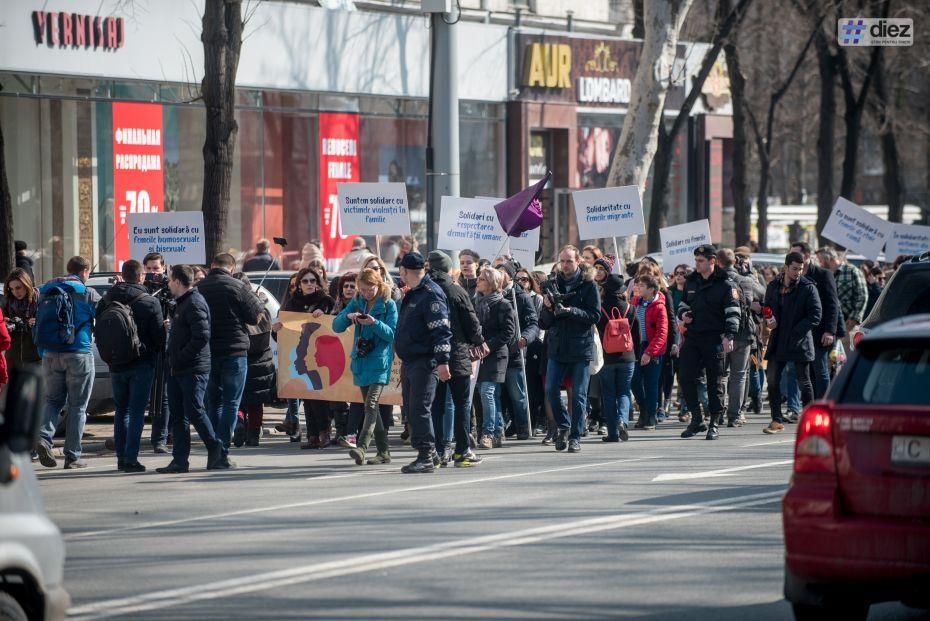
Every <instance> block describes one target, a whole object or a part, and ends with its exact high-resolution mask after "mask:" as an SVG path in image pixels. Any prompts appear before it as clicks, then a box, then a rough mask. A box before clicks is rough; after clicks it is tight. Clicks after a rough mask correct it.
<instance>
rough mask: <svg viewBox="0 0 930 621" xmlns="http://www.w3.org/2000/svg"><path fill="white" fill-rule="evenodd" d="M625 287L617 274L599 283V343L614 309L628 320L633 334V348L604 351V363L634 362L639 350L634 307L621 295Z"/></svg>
mask: <svg viewBox="0 0 930 621" xmlns="http://www.w3.org/2000/svg"><path fill="white" fill-rule="evenodd" d="M625 292H626V287H625V286H624V285H623V281H622V280H621V279H620V276H618V275H617V274H610V275H609V276H607V278H606V279H604V281H603V282H602V283H601V316H600V319H598V322H597V333H598V334H599V335H600V337H601V343H602V344H603V342H604V329H605V328H607V320H608V318H613V316H614V312H613V311H614V309H617V312H618V313H619V314H620V316H621V317H626V318H627V321H629V322H630V334H631V335H632V336H633V349H632V350H631V351H628V352H623V353H617V354H608V353H607V352H606V351H605V352H604V365H605V366H606V365H608V364H619V363H621V362H635V361H636V355H637V352H638V351H639V350H640V347H641V343H640V339H641V336H640V333H639V319H638V318H637V317H636V309H633V308H630V305H629V303H628V302H627V301H626V299H625V298H624V297H623V294H624V293H625Z"/></svg>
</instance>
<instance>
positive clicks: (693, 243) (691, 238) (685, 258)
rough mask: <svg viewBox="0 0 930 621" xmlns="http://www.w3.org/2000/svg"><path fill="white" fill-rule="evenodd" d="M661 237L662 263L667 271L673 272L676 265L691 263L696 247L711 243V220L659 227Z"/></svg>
mask: <svg viewBox="0 0 930 621" xmlns="http://www.w3.org/2000/svg"><path fill="white" fill-rule="evenodd" d="M659 238H660V239H661V240H662V265H663V267H664V269H665V271H666V272H671V271H672V270H673V269H674V268H675V266H676V265H679V264H681V263H688V264H691V262H692V261H693V260H694V249H695V248H697V247H698V246H702V245H704V244H709V243H711V241H710V221H709V220H707V219H704V220H697V221H695V222H685V223H684V224H676V225H675V226H669V227H666V228H664V229H659Z"/></svg>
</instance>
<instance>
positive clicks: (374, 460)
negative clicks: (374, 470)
mask: <svg viewBox="0 0 930 621" xmlns="http://www.w3.org/2000/svg"><path fill="white" fill-rule="evenodd" d="M365 463H366V464H368V465H369V466H380V465H381V464H389V463H391V454H390V453H378V454H377V455H375V456H374V457H370V458H369V459H368V461H366V462H365Z"/></svg>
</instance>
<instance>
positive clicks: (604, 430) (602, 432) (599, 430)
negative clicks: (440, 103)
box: [597, 425, 607, 436]
mask: <svg viewBox="0 0 930 621" xmlns="http://www.w3.org/2000/svg"><path fill="white" fill-rule="evenodd" d="M597 435H599V436H606V435H607V425H600V426H598V428H597Z"/></svg>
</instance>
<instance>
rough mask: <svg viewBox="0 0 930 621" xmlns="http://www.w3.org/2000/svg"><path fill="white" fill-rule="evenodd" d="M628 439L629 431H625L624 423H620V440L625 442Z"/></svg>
mask: <svg viewBox="0 0 930 621" xmlns="http://www.w3.org/2000/svg"><path fill="white" fill-rule="evenodd" d="M629 439H630V432H629V431H627V429H626V425H620V441H621V442H627V441H629Z"/></svg>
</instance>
